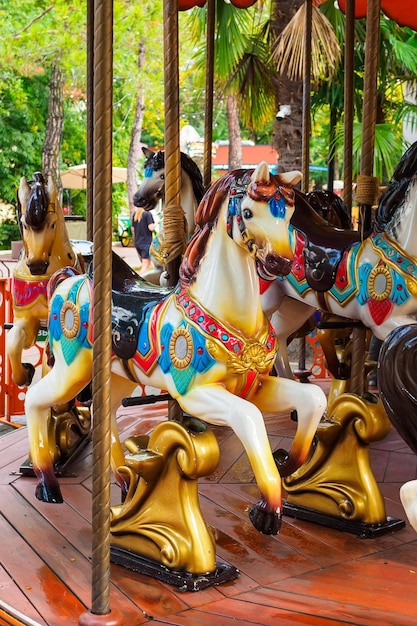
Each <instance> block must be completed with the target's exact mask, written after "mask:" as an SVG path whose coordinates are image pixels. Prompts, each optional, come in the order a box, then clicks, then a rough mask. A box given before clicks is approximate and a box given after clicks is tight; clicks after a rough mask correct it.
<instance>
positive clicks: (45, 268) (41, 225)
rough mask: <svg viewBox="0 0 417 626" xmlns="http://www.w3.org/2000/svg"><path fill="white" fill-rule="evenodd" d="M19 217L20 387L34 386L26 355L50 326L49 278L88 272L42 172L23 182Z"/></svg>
mask: <svg viewBox="0 0 417 626" xmlns="http://www.w3.org/2000/svg"><path fill="white" fill-rule="evenodd" d="M18 216H19V221H20V227H21V232H22V238H23V251H22V253H21V256H20V258H19V260H18V261H17V263H16V266H15V268H14V271H13V286H12V294H13V318H14V319H13V327H12V328H11V330H10V331H9V332H8V335H7V353H8V356H9V359H10V364H11V369H12V378H13V381H14V383H15V384H16V385H19V386H26V385H29V384H30V383H31V381H32V378H33V374H34V367H33V365H32V364H30V363H22V351H23V350H25V349H28V348H31V347H32V346H33V345H34V344H35V342H36V339H37V336H38V332H39V329H40V327H41V325H43V326H46V320H47V318H48V302H47V295H46V288H47V284H48V281H49V278H50V277H51V276H52V274H53V273H54V272H56V271H57V270H58V269H60V268H62V267H65V266H72V267H74V268H75V269H77V270H79V271H83V270H84V263H83V258H82V256H81V255H80V254H78V253H76V252H75V251H74V249H73V247H72V245H71V242H70V239H69V237H68V232H67V228H66V225H65V219H64V213H63V211H62V208H61V205H60V202H59V200H58V192H57V189H56V186H55V184H54V182H53V180H52V178H51V177H49V179H48V184H47V185H46V183H45V180H44V178H43V176H42V174H40V173H39V172H36V173H35V174H34V176H33V181H30V182H29V183H28V182H27V180H26V178H24V177H23V178H22V179H21V180H20V186H19V190H18Z"/></svg>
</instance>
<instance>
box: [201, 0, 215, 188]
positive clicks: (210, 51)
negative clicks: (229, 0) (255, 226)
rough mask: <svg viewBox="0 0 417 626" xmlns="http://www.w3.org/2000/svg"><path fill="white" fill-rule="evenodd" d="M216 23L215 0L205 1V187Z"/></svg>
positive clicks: (208, 176)
mask: <svg viewBox="0 0 417 626" xmlns="http://www.w3.org/2000/svg"><path fill="white" fill-rule="evenodd" d="M215 24H216V0H208V2H207V30H206V93H205V108H204V161H203V181H204V187H205V188H206V189H207V188H208V186H209V185H210V183H211V164H212V159H211V146H212V143H213V85H214V32H215Z"/></svg>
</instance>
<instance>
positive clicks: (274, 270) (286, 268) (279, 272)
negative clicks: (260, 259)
mask: <svg viewBox="0 0 417 626" xmlns="http://www.w3.org/2000/svg"><path fill="white" fill-rule="evenodd" d="M292 263H293V262H292V259H288V258H286V257H283V256H279V255H277V254H267V255H266V258H265V268H266V269H267V270H268V272H270V273H271V274H273V275H274V276H286V275H287V274H289V273H290V271H291V267H292Z"/></svg>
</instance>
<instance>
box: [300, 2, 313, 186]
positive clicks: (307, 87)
mask: <svg viewBox="0 0 417 626" xmlns="http://www.w3.org/2000/svg"><path fill="white" fill-rule="evenodd" d="M305 6H306V12H305V26H304V76H303V148H302V160H303V162H302V174H303V179H302V183H301V190H302V192H303V193H307V192H308V183H309V178H310V133H311V120H310V108H311V24H312V18H313V5H312V0H306V3H305Z"/></svg>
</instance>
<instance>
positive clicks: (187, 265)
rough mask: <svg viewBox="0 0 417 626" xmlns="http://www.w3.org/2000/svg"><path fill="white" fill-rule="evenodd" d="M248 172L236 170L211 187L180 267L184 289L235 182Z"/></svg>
mask: <svg viewBox="0 0 417 626" xmlns="http://www.w3.org/2000/svg"><path fill="white" fill-rule="evenodd" d="M245 171H246V170H235V171H233V172H230V173H229V174H225V175H224V176H222V177H221V178H219V179H218V180H217V181H216V182H215V183H213V184H212V185H211V187H209V189H208V190H207V191H206V193H205V194H204V196H203V198H202V200H201V202H200V204H199V207H198V209H197V212H196V214H195V223H196V226H195V230H194V233H193V236H192V238H191V241H190V243H189V244H188V246H187V250H186V251H185V254H184V258H183V261H182V263H181V267H180V283H181V285H182V286H183V287H186V286H188V285H190V284H191V283H192V282H193V278H194V277H195V275H196V273H197V270H198V268H199V266H200V262H201V259H202V258H203V256H204V252H205V249H206V245H207V240H208V238H209V235H210V233H211V232H212V231H213V229H214V227H215V226H216V224H217V221H218V217H219V211H220V207H221V206H222V204H223V202H224V200H225V198H226V197H227V194H228V193H229V191H230V187H231V186H232V184H233V181H235V180H236V178H238V177H239V175H242V174H243V173H244V172H245Z"/></svg>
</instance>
